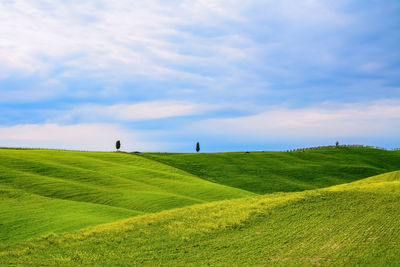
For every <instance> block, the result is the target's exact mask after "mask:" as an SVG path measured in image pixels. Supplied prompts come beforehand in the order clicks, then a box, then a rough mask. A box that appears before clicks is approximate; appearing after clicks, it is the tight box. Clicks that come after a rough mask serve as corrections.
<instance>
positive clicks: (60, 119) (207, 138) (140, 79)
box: [0, 0, 400, 152]
mask: <svg viewBox="0 0 400 267" xmlns="http://www.w3.org/2000/svg"><path fill="white" fill-rule="evenodd" d="M0 21H1V22H2V23H0V62H1V64H0V112H1V115H2V116H0V146H23V147H46V148H66V149H82V150H105V151H109V150H113V149H114V144H115V141H116V140H117V139H120V140H121V143H122V149H123V150H126V151H134V150H139V151H182V152H188V151H193V150H194V147H195V142H197V141H199V142H200V144H201V148H202V151H205V152H212V151H236V150H286V149H292V148H296V147H305V146H316V145H327V144H333V143H334V142H335V141H336V140H339V142H340V143H348V144H365V145H376V146H382V147H386V148H396V147H400V49H399V47H400V46H399V44H400V2H399V1H397V0H385V1H312V0H306V1H294V0H293V1H289V0H283V1H251V0H250V1H238V0H232V1H211V0H194V1H156V0H153V1H125V0H121V1H111V0H103V1H85V3H84V4H82V3H81V1H38V0H29V1H28V0H20V1H1V2H0Z"/></svg>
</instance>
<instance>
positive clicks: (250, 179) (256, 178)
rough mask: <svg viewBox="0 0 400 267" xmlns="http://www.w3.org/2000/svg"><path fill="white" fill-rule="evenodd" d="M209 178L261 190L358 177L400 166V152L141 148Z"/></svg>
mask: <svg viewBox="0 0 400 267" xmlns="http://www.w3.org/2000/svg"><path fill="white" fill-rule="evenodd" d="M138 155H140V156H142V157H144V158H149V159H153V160H156V161H159V162H162V163H165V164H168V165H170V166H174V167H176V168H179V169H182V170H185V171H187V172H189V173H192V174H194V175H196V176H199V177H201V178H203V179H207V180H209V181H212V182H215V183H218V184H224V185H228V186H231V187H236V188H241V189H244V190H247V191H250V192H254V193H257V194H265V193H272V192H294V191H302V190H308V189H316V188H321V187H327V186H332V185H336V184H341V183H348V182H352V181H355V180H358V179H361V178H366V177H370V176H373V175H377V174H380V173H385V172H390V171H395V170H399V169H400V151H387V150H382V149H373V148H365V147H359V148H357V147H338V148H325V149H318V150H306V151H304V152H302V151H298V152H250V153H246V152H232V153H140V154H138Z"/></svg>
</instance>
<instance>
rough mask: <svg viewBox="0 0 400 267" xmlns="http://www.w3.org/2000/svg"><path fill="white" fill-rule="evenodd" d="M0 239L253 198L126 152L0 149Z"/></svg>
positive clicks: (2, 240) (20, 237)
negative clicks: (188, 206)
mask: <svg viewBox="0 0 400 267" xmlns="http://www.w3.org/2000/svg"><path fill="white" fill-rule="evenodd" d="M0 192H1V194H0V200H1V202H0V210H1V213H0V224H1V228H0V242H8V241H16V240H23V239H26V238H29V237H34V236H39V235H41V234H44V233H49V232H62V231H70V230H74V229H79V228H83V227H87V226H91V225H96V224H100V223H106V222H111V221H116V220H120V219H123V218H128V217H131V216H135V215H140V214H144V213H150V212H157V211H162V210H166V209H172V208H177V207H183V206H187V205H193V204H199V203H206V202H210V201H215V200H222V199H230V198H239V197H245V196H251V195H254V194H253V193H251V192H247V191H243V190H240V189H235V188H231V187H227V186H223V185H218V184H215V183H211V182H208V181H206V180H203V179H199V178H197V177H195V176H193V175H191V174H189V173H186V172H184V171H181V170H178V169H176V168H172V167H169V166H166V165H164V164H160V163H158V162H155V161H151V160H147V159H144V158H142V157H138V156H135V155H130V154H125V153H99V152H97V153H96V152H74V151H56V150H13V149H0Z"/></svg>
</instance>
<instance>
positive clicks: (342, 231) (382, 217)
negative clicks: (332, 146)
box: [0, 172, 400, 266]
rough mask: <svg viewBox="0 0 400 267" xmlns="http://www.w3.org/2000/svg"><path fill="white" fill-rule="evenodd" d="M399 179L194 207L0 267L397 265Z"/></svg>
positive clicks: (45, 240) (42, 242) (26, 250)
mask: <svg viewBox="0 0 400 267" xmlns="http://www.w3.org/2000/svg"><path fill="white" fill-rule="evenodd" d="M399 214H400V172H392V173H387V174H382V175H379V176H376V177H371V178H368V179H364V180H361V181H357V182H353V183H350V184H344V185H338V186H333V187H330V188H325V189H318V190H311V191H304V192H294V193H274V194H268V195H263V196H258V197H252V198H245V199H233V200H225V201H219V202H214V203H207V204H202V205H194V206H190V207H185V208H181V209H176V210H170V211H163V212H160V213H156V214H148V215H144V216H138V217H134V218H131V219H128V220H124V221H121V222H116V223H111V224H106V225H101V226H96V227H93V228H89V229H84V230H80V231H77V232H74V233H66V234H61V235H58V234H53V235H49V236H45V237H42V238H38V239H35V240H31V241H28V242H23V243H19V244H13V245H9V246H3V247H1V248H0V264H2V265H14V264H25V265H51V266H54V265H71V266H72V265H74V266H75V265H83V266H88V265H119V266H120V265H124V266H127V265H168V266H177V265H179V266H206V265H213V266H215V265H221V266H232V265H234V266H243V265H250V266H254V265H261V266H266V265H267V266H270V265H282V264H285V265H302V266H303V265H314V264H323V265H335V266H337V265H352V266H354V265H362V266H365V265H370V266H371V265H373V266H398V265H399V264H400V242H398V240H399V238H400V220H399V218H398V216H399Z"/></svg>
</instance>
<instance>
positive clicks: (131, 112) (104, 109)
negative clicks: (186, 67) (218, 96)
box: [64, 100, 219, 121]
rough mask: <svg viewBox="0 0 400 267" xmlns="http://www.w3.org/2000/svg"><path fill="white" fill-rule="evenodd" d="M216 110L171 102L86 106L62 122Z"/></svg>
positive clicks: (169, 115)
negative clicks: (77, 119) (75, 119)
mask: <svg viewBox="0 0 400 267" xmlns="http://www.w3.org/2000/svg"><path fill="white" fill-rule="evenodd" d="M217 108H219V106H214V105H207V104H197V103H193V102H182V101H173V100H162V101H148V102H138V103H133V104H115V105H110V106H105V105H94V104H87V105H81V106H79V107H77V108H75V109H72V110H71V111H70V112H67V114H66V115H64V120H65V119H66V120H68V119H73V118H79V119H80V120H91V121H93V120H99V119H100V120H104V119H112V120H121V121H141V120H150V119H164V118H171V117H179V116H190V115H198V114H202V113H204V112H207V111H209V110H213V109H217Z"/></svg>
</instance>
